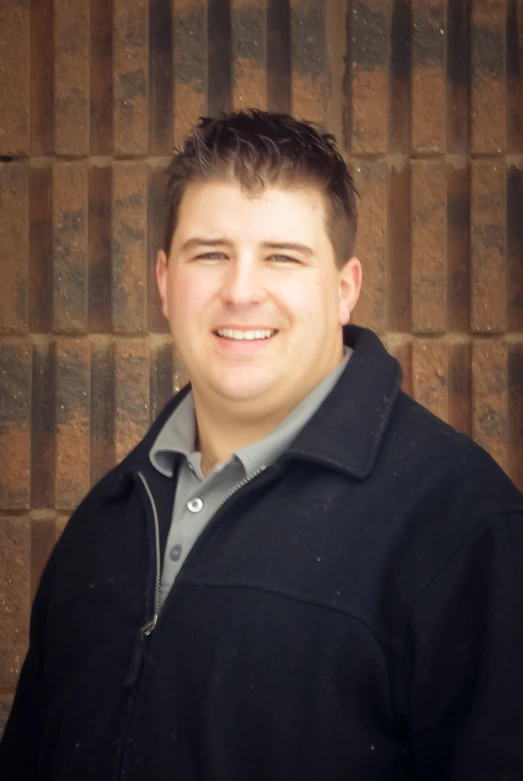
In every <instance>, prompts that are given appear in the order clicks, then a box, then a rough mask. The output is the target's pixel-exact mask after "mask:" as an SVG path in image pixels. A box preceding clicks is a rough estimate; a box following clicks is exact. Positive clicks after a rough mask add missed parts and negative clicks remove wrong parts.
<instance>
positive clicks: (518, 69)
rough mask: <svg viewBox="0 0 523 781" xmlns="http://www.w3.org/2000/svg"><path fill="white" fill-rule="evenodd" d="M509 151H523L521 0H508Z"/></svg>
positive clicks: (522, 9)
mask: <svg viewBox="0 0 523 781" xmlns="http://www.w3.org/2000/svg"><path fill="white" fill-rule="evenodd" d="M518 3H519V12H518ZM518 17H519V20H518ZM507 151H508V152H523V6H522V5H521V0H507Z"/></svg>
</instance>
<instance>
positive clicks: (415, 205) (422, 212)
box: [411, 161, 447, 332]
mask: <svg viewBox="0 0 523 781" xmlns="http://www.w3.org/2000/svg"><path fill="white" fill-rule="evenodd" d="M411 210H412V272H411V274H412V275H411V302H412V329H413V330H414V331H418V332H438V331H440V332H441V331H445V330H446V327H447V240H446V239H447V237H446V230H445V227H446V225H445V223H446V214H447V177H446V167H445V164H444V162H442V161H437V162H415V163H413V164H412V198H411Z"/></svg>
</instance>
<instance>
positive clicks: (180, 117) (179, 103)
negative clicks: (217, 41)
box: [172, 0, 207, 146]
mask: <svg viewBox="0 0 523 781" xmlns="http://www.w3.org/2000/svg"><path fill="white" fill-rule="evenodd" d="M173 25H174V27H173V70H174V87H173V90H174V97H173V104H174V121H173V139H172V144H173V146H178V145H179V144H181V142H182V140H183V138H184V137H185V136H186V135H187V134H188V133H189V131H190V130H191V128H192V127H193V126H194V125H195V124H196V122H197V121H198V117H200V116H202V115H203V114H205V113H206V95H205V85H206V81H207V0H173Z"/></svg>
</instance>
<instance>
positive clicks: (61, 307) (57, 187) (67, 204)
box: [53, 163, 89, 333]
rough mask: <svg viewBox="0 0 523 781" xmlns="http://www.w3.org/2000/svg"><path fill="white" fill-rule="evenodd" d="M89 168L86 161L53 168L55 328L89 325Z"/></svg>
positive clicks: (68, 329)
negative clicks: (85, 163)
mask: <svg viewBox="0 0 523 781" xmlns="http://www.w3.org/2000/svg"><path fill="white" fill-rule="evenodd" d="M88 182H89V172H88V169H87V166H86V165H84V164H83V163H58V164H56V165H55V166H54V168H53V330H54V331H55V332H61V333H74V332H82V331H85V330H86V329H87V245H88V236H87V212H88Z"/></svg>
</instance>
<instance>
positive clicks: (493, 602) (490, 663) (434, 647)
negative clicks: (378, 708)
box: [402, 512, 523, 781]
mask: <svg viewBox="0 0 523 781" xmlns="http://www.w3.org/2000/svg"><path fill="white" fill-rule="evenodd" d="M402 665H403V676H402V677H403V683H404V686H403V694H404V706H405V710H404V712H405V713H406V714H407V724H408V730H409V733H410V744H411V752H412V757H413V762H414V768H415V778H417V779H418V778H419V779H424V781H425V780H427V781H429V780H430V781H436V780H438V781H443V779H445V781H499V780H500V779H503V781H521V779H523V513H522V512H513V513H507V514H505V515H501V516H497V517H495V518H490V519H489V520H488V521H487V522H484V523H482V524H481V525H480V526H479V527H477V528H476V530H475V532H474V533H473V535H472V537H471V538H469V539H468V540H467V541H466V542H464V543H463V544H462V545H461V546H460V548H459V549H458V551H456V552H455V553H454V554H453V555H452V556H451V558H450V559H449V560H448V561H447V562H446V563H445V564H444V565H443V567H442V568H441V569H440V571H439V572H438V573H437V574H436V575H435V577H433V578H432V580H431V581H430V582H429V583H428V584H427V585H426V587H425V589H424V591H423V592H422V593H421V594H420V596H419V597H418V599H417V601H416V603H415V605H414V607H413V609H412V613H411V617H410V621H409V626H408V629H407V634H406V642H405V652H404V655H403V660H402Z"/></svg>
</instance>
